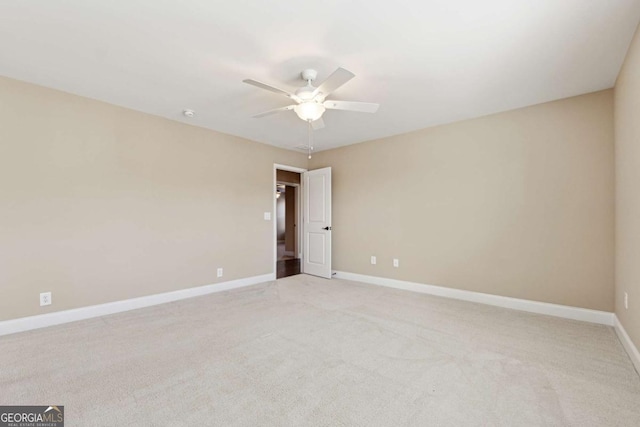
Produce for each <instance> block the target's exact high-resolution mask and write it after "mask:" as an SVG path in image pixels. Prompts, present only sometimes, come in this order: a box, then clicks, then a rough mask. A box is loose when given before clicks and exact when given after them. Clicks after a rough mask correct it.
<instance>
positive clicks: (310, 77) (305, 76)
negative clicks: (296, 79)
mask: <svg viewBox="0 0 640 427" xmlns="http://www.w3.org/2000/svg"><path fill="white" fill-rule="evenodd" d="M300 75H301V76H302V80H304V81H307V82H309V81H311V82H312V81H314V80H315V79H316V78H317V77H318V72H317V71H316V70H313V69H311V68H307V69H306V70H304V71H303V72H302V73H300Z"/></svg>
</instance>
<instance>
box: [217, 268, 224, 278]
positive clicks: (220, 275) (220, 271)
mask: <svg viewBox="0 0 640 427" xmlns="http://www.w3.org/2000/svg"><path fill="white" fill-rule="evenodd" d="M222 273H223V271H222V267H220V268H218V277H222Z"/></svg>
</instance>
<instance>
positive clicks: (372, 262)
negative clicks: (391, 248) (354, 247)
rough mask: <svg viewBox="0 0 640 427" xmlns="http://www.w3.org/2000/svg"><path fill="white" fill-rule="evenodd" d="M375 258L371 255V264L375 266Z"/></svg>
mask: <svg viewBox="0 0 640 427" xmlns="http://www.w3.org/2000/svg"><path fill="white" fill-rule="evenodd" d="M376 262H377V261H376V257H375V256H374V255H371V264H372V265H375V264H376Z"/></svg>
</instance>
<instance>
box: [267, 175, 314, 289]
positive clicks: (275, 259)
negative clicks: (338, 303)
mask: <svg viewBox="0 0 640 427" xmlns="http://www.w3.org/2000/svg"><path fill="white" fill-rule="evenodd" d="M278 169H280V170H282V171H289V172H296V173H299V174H301V175H302V174H303V173H304V172H307V169H304V168H299V167H296V166H288V165H281V164H278V163H274V164H273V183H272V185H271V197H272V198H273V206H272V207H271V212H272V213H271V221H272V222H273V240H272V242H271V246H273V260H272V261H273V262H272V263H271V265H272V266H273V275H274V277H275V275H276V273H277V267H276V264H277V262H278V224H277V219H276V198H275V196H274V194H275V191H276V190H275V188H276V185H277V184H278V178H277V175H278V174H277V171H278ZM302 181H303V180H302V176H301V177H300V186H298V187H297V191H298V198H297V200H298V206H297V211H298V212H297V214H298V227H297V228H298V230H296V232H297V233H298V245H299V248H298V249H299V252H302V250H300V248H302V247H303V246H302V245H303V244H304V240H303V238H304V234H303V232H302V227H300V224H302V209H301V208H300V207H301V206H302V205H301V204H300V202H299V196H301V195H302V191H301V190H302V186H303V185H304V183H303V182H302ZM300 262H302V256H301V257H300Z"/></svg>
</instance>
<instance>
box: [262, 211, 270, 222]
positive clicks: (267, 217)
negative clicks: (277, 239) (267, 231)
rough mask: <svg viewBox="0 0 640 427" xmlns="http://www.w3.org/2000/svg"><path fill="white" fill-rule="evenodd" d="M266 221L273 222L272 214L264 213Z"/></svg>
mask: <svg viewBox="0 0 640 427" xmlns="http://www.w3.org/2000/svg"><path fill="white" fill-rule="evenodd" d="M264 220H265V221H271V212H265V213H264Z"/></svg>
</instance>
